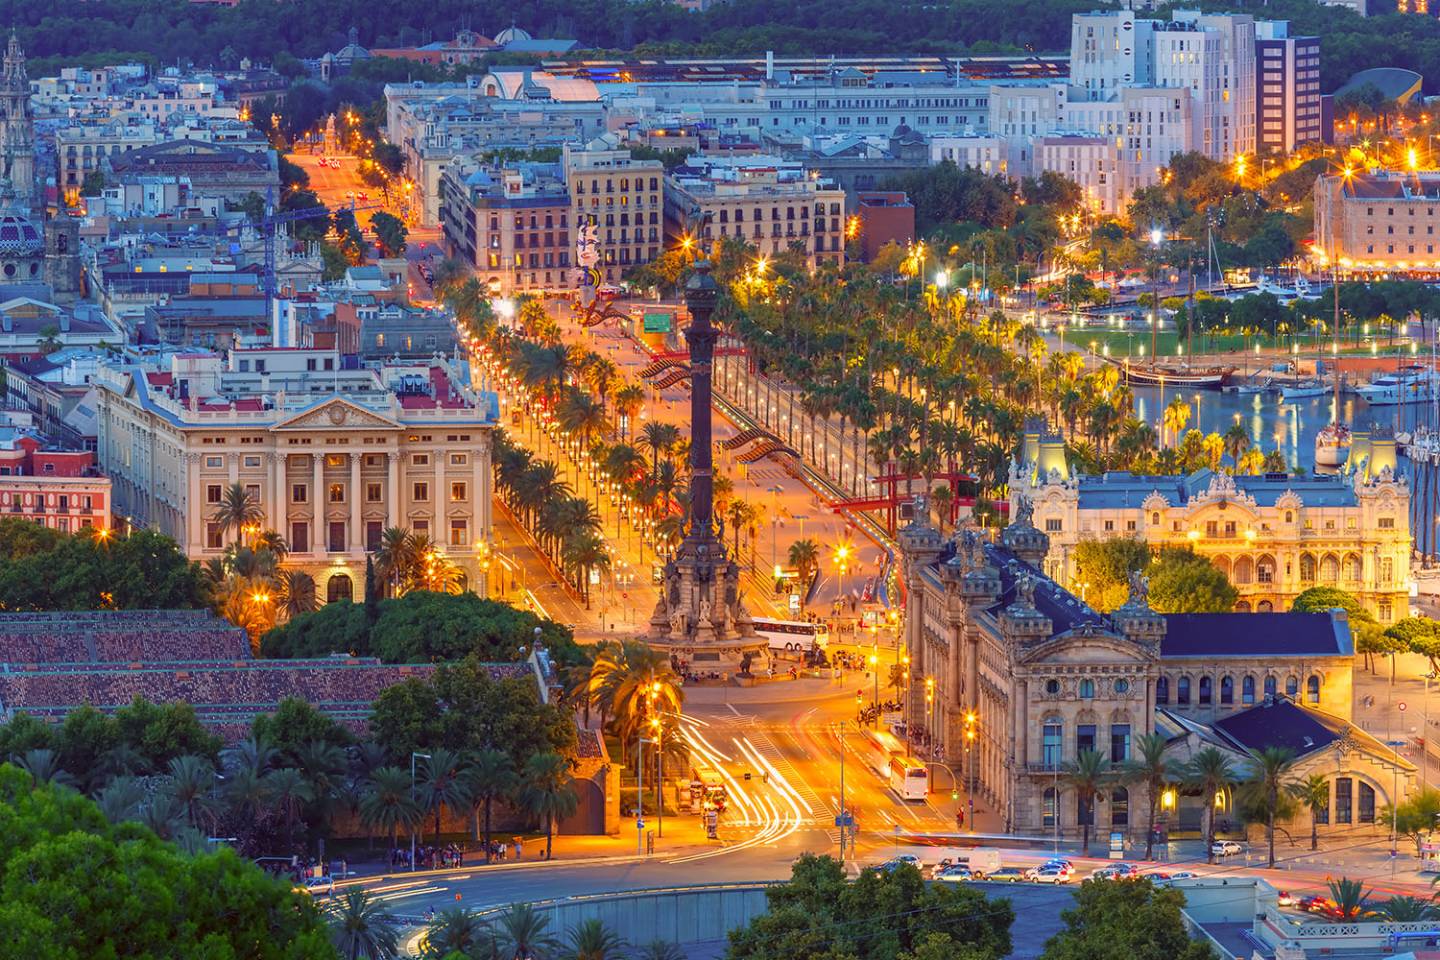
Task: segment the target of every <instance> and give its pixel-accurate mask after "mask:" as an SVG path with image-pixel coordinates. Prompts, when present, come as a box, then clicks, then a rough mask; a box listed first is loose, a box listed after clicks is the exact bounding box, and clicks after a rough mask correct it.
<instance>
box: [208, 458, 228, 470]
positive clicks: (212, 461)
mask: <svg viewBox="0 0 1440 960" xmlns="http://www.w3.org/2000/svg"><path fill="white" fill-rule="evenodd" d="M205 466H206V467H208V468H210V469H211V470H215V469H218V468H220V467H223V466H225V460H224V459H223V458H222V457H206V458H205Z"/></svg>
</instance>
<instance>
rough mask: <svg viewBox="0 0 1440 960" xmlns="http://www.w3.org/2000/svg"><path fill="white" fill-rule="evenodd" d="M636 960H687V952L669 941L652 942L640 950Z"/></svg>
mask: <svg viewBox="0 0 1440 960" xmlns="http://www.w3.org/2000/svg"><path fill="white" fill-rule="evenodd" d="M635 960H685V951H683V950H681V949H680V946H679V944H674V943H671V942H670V941H669V940H651V941H650V942H649V943H647V944H645V946H643V947H641V948H640V952H639V953H637V954H636V955H635Z"/></svg>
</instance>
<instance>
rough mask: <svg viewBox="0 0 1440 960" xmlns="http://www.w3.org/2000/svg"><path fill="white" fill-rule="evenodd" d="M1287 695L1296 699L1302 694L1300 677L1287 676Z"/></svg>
mask: <svg viewBox="0 0 1440 960" xmlns="http://www.w3.org/2000/svg"><path fill="white" fill-rule="evenodd" d="M1285 696H1287V697H1289V698H1290V699H1291V700H1295V699H1297V698H1298V697H1299V696H1300V678H1299V677H1297V676H1294V675H1291V676H1288V677H1286V678H1285Z"/></svg>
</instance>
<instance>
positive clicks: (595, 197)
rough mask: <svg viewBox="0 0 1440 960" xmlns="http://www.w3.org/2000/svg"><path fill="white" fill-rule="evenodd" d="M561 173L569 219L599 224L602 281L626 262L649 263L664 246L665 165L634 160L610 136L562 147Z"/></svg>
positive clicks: (611, 278) (614, 275) (612, 278)
mask: <svg viewBox="0 0 1440 960" xmlns="http://www.w3.org/2000/svg"><path fill="white" fill-rule="evenodd" d="M564 165H565V178H566V182H567V185H568V186H569V190H570V222H571V223H572V224H574V225H576V226H577V227H578V226H579V225H580V224H581V223H582V222H586V221H588V222H589V223H591V224H594V225H595V226H596V227H598V228H599V235H600V256H601V261H600V264H599V267H598V269H599V270H600V272H601V275H602V276H603V277H604V280H605V282H607V283H615V282H618V281H619V280H620V279H621V277H622V275H623V274H624V272H625V269H626V268H627V267H631V266H636V265H639V264H642V263H649V262H650V261H651V260H654V259H655V258H656V257H658V256H659V255H660V252H661V251H662V250H663V249H664V240H665V237H664V230H665V226H664V214H665V204H664V196H665V194H664V188H665V166H664V164H662V163H661V162H660V161H659V160H636V159H634V158H633V157H631V156H630V151H629V150H625V149H620V148H618V147H616V146H614V145H613V144H612V143H611V142H610V141H609V140H605V139H602V140H599V141H595V142H592V143H591V144H589V145H587V146H585V147H570V146H568V145H567V146H566V148H565V154H564Z"/></svg>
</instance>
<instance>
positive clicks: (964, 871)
mask: <svg viewBox="0 0 1440 960" xmlns="http://www.w3.org/2000/svg"><path fill="white" fill-rule="evenodd" d="M935 879H936V880H939V881H940V882H941V883H964V882H965V881H967V880H982V879H984V878H983V877H980V876H977V875H975V874H973V873H971V872H970V870H969V868H967V867H960V866H954V867H946V868H945V869H943V870H941V871H940V872H939V873H937V874H935Z"/></svg>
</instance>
